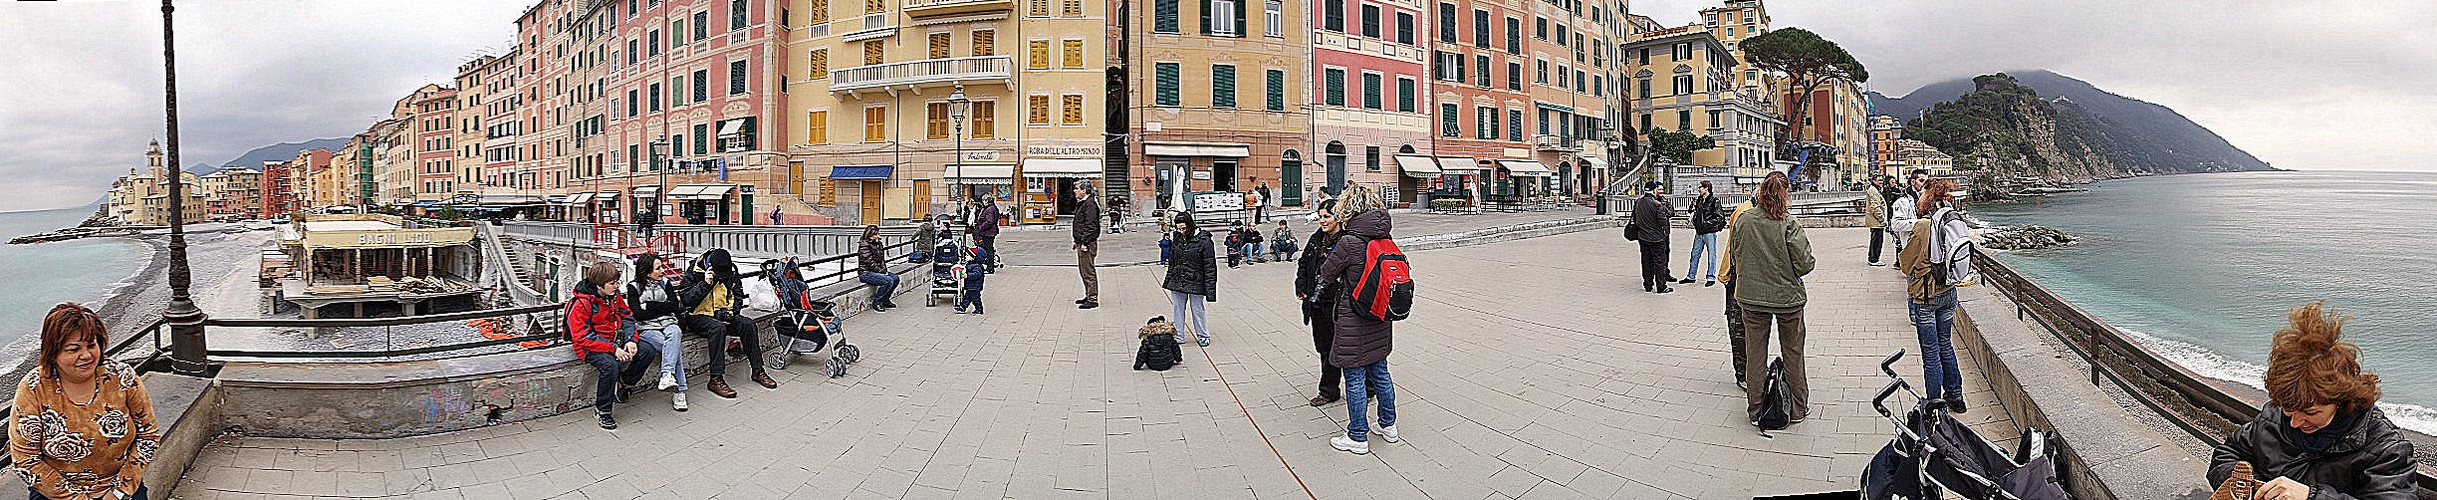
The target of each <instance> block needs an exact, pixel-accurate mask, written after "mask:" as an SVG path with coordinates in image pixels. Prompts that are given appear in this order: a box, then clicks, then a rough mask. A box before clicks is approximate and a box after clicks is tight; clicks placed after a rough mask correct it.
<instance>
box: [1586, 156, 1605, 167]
mask: <svg viewBox="0 0 2437 500" xmlns="http://www.w3.org/2000/svg"><path fill="white" fill-rule="evenodd" d="M1582 166H1583V167H1584V168H1589V169H1597V170H1607V169H1608V162H1607V161H1606V160H1601V159H1598V158H1592V157H1588V156H1585V157H1582Z"/></svg>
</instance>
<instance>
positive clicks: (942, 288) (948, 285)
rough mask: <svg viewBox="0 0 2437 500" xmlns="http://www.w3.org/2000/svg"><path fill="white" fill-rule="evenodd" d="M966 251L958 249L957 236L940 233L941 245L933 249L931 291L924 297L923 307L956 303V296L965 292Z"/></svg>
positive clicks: (934, 246)
mask: <svg viewBox="0 0 2437 500" xmlns="http://www.w3.org/2000/svg"><path fill="white" fill-rule="evenodd" d="M964 255H965V253H964V250H963V249H961V248H959V247H957V245H956V238H955V236H953V235H951V234H950V233H949V232H947V231H941V232H940V233H939V244H937V245H933V246H932V247H931V290H930V292H929V293H927V294H924V295H923V299H922V306H923V307H933V306H938V305H939V303H940V302H942V301H945V302H947V303H950V304H954V303H956V296H957V295H958V294H962V293H964V291H965V280H964V267H965V265H964V261H965V258H964Z"/></svg>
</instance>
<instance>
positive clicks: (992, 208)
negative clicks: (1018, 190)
mask: <svg viewBox="0 0 2437 500" xmlns="http://www.w3.org/2000/svg"><path fill="white" fill-rule="evenodd" d="M967 203H978V204H980V205H981V209H980V210H974V211H973V224H972V227H970V228H968V229H966V231H968V232H969V234H972V235H973V246H977V247H981V249H982V253H986V254H990V258H991V259H997V258H998V226H999V222H1000V221H1001V220H1002V219H1005V218H1006V216H1004V215H1000V214H999V211H998V202H994V201H987V200H984V201H977V202H967Z"/></svg>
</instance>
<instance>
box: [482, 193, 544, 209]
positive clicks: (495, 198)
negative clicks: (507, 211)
mask: <svg viewBox="0 0 2437 500" xmlns="http://www.w3.org/2000/svg"><path fill="white" fill-rule="evenodd" d="M480 204H481V205H482V206H486V207H499V206H513V205H540V204H542V197H540V196H534V195H529V194H486V195H482V201H481V202H480Z"/></svg>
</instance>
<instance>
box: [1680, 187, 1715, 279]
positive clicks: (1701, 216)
mask: <svg viewBox="0 0 2437 500" xmlns="http://www.w3.org/2000/svg"><path fill="white" fill-rule="evenodd" d="M1710 189H1711V188H1710V187H1709V181H1701V188H1700V197H1697V198H1693V199H1692V251H1691V252H1690V253H1691V254H1692V259H1691V261H1690V262H1687V263H1685V264H1684V280H1683V281H1677V282H1676V284H1679V285H1690V284H1692V279H1693V278H1694V277H1696V276H1701V259H1703V258H1707V259H1709V276H1708V278H1709V281H1708V282H1706V283H1702V284H1701V286H1704V287H1707V286H1714V285H1717V284H1718V232H1719V231H1724V230H1726V210H1725V209H1724V208H1721V207H1719V206H1718V196H1717V195H1716V194H1715V193H1713V192H1711V191H1710Z"/></svg>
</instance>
